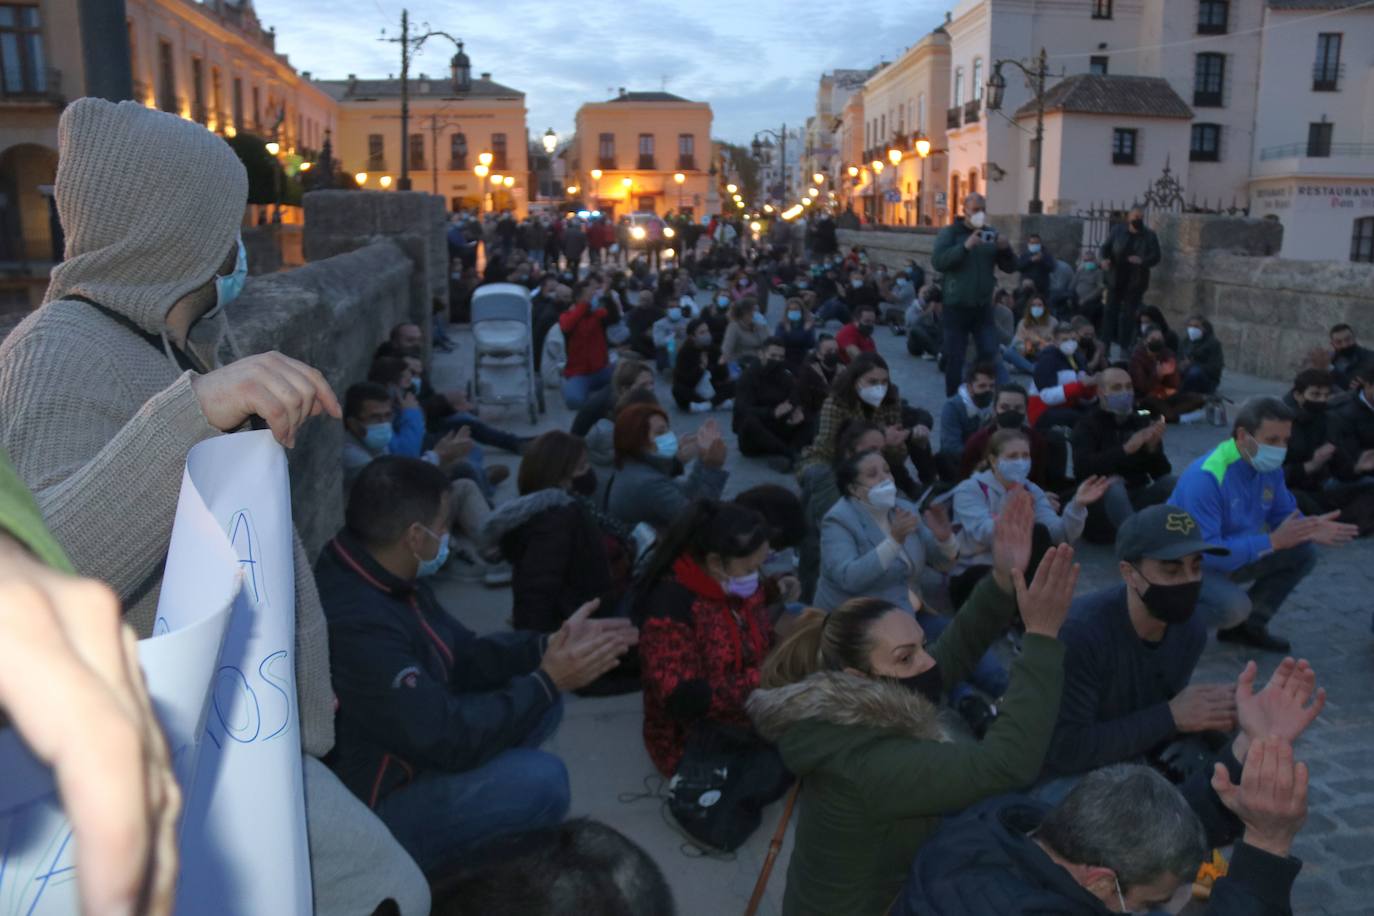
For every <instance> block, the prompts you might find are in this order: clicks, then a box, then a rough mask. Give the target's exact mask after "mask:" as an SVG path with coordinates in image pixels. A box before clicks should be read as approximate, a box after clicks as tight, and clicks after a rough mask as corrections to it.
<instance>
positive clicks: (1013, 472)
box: [997, 458, 1031, 483]
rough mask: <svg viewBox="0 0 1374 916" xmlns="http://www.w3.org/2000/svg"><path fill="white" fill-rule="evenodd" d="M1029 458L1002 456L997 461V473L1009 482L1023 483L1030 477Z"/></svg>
mask: <svg viewBox="0 0 1374 916" xmlns="http://www.w3.org/2000/svg"><path fill="white" fill-rule="evenodd" d="M1030 468H1031V463H1030V459H1029V458H1002V459H1000V460H999V461H998V462H997V473H999V474H1001V475H1002V477H1004V478H1005V479H1006V480H1008V481H1010V482H1011V483H1025V482H1026V479H1027V478H1028V477H1030Z"/></svg>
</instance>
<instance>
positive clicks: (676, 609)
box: [636, 500, 773, 776]
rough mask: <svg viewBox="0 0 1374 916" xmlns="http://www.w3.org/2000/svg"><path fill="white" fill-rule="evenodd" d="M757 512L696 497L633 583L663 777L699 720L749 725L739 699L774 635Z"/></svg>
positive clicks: (647, 730)
mask: <svg viewBox="0 0 1374 916" xmlns="http://www.w3.org/2000/svg"><path fill="white" fill-rule="evenodd" d="M767 557H768V525H767V523H766V522H765V521H764V519H763V516H761V515H759V514H758V513H757V512H755V511H753V510H752V509H747V508H745V507H743V506H738V505H735V504H734V503H717V502H714V501H711V500H698V501H697V502H695V503H693V505H692V507H691V509H690V510H688V512H686V513H685V514H684V515H683V516H682V517H680V518H679V519H678V520H677V521H676V522H675V523H674V524H673V526H672V527H671V528H670V529H669V530H668V532H667V533H666V534H665V535H664V537H663V539H662V541H660V543H659V545H658V547H657V548H656V552H655V555H654V557H653V559H652V560H651V561H650V565H649V568H648V569H647V570H646V571H645V576H644V579H643V581H642V584H641V586H640V598H639V600H638V602H637V603H636V615H637V616H638V617H639V618H640V619H641V620H642V621H643V623H642V624H641V628H640V637H639V653H640V659H641V661H642V664H643V675H644V744H645V747H647V748H648V751H649V756H650V757H652V758H653V761H654V765H655V766H656V767H658V769H659V771H660V772H661V773H663V774H664V775H665V776H670V775H672V774H673V772H674V771H675V770H676V769H677V765H678V762H679V761H680V760H681V759H682V751H683V746H684V744H685V742H686V739H687V732H688V730H689V729H690V728H691V726H692V725H693V724H694V723H696V722H699V721H701V720H703V719H709V720H713V721H717V722H722V723H725V724H728V725H735V726H739V727H741V728H751V726H750V723H749V717H748V716H746V715H745V712H744V701H745V699H747V698H748V696H749V694H750V692H752V691H753V690H754V689H755V688H756V687H758V685H759V669H760V667H761V666H762V665H763V660H764V658H765V657H766V656H767V655H768V650H769V649H770V648H771V646H772V643H773V626H772V622H771V619H770V615H769V613H768V610H767V604H768V600H767V597H766V596H765V594H764V591H765V590H764V588H763V587H762V585H761V583H760V577H759V568H760V567H761V566H763V563H764V560H765V559H767Z"/></svg>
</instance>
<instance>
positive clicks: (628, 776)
mask: <svg viewBox="0 0 1374 916" xmlns="http://www.w3.org/2000/svg"><path fill="white" fill-rule="evenodd" d="M780 308H781V301H780V300H779V299H777V298H776V297H774V300H773V302H772V304H771V308H770V315H771V316H772V317H773V319H774V320H776V319H777V317H778V314H779V310H780ZM456 337H457V339H458V342H459V347H458V349H457V351H456V352H454V353H452V354H436V356H437V359H436V361H435V370H434V374H435V377H436V381H437V382H438V383H439V387H441V388H444V387H452V388H457V387H461V386H462V384H463V383H464V382H465V381H466V380H467V378H468V376H469V375H470V365H471V359H470V354H471V346H470V338H469V337H468V335H467V333H466V332H465V331H462V330H459V331H457V333H456ZM877 340H878V345H879V349H880V351H881V352H882V354H883V355H884V356H885V357H886V358H887V360H888V362H889V364H890V365H891V367H892V376H893V380H894V382H895V383H896V384H897V385H898V386H899V387H900V389H901V392H902V395H903V396H904V397H906V398H907V400H908V401H910V402H911V403H913V404H916V405H919V406H923V407H926V408H927V409H929V410H931V412H932V413H933V414H935V415H936V416H937V417H938V415H939V406H940V404H941V403H942V402H943V400H944V397H943V394H944V387H943V379H942V376H941V375H940V374H939V373H938V372H937V371H936V368H935V364H934V363H933V362H929V361H922V360H919V359H913V358H911V357H910V356H909V355H907V353H906V349H905V341H904V340H903V339H902V338H900V337H896V336H893V335H891V334H890V332H888V331H887V330H885V329H879V330H878V332H877ZM659 387H660V391H659V396H660V399H661V400H662V401H663V403H664V404H665V405H668V407H669V412H670V414H672V416H673V425H674V427H675V428H676V429H677V431H678V432H679V434H682V433H683V432H685V431H690V430H692V429H694V428H695V427H696V426H697V425H698V424H699V423H700V422H701V420H702V419H703V418H702V417H700V416H687V415H684V414H681V413H680V412H679V411H677V410H676V408H675V407H673V406H672V405H671V399H670V398H669V397H668V393H667V391H666V388H665V386H664V385H662V384H660V386H659ZM1282 388H1283V386H1282V385H1279V384H1276V383H1273V382H1268V381H1264V380H1261V379H1256V378H1253V377H1249V376H1239V375H1230V374H1228V375H1227V377H1226V378H1225V380H1224V382H1223V384H1222V389H1221V391H1222V394H1224V395H1226V396H1228V397H1231V398H1233V399H1235V400H1237V401H1240V400H1243V399H1244V398H1245V397H1248V396H1251V395H1254V394H1261V393H1263V394H1278V393H1281V391H1282ZM547 405H548V412H547V414H545V415H544V416H541V417H540V422H539V424H538V425H537V426H534V427H531V426H530V425H529V424H528V422H527V418H526V417H525V416H524V415H523V413H521V412H510V413H508V414H506V415H505V417H506V419H504V420H500V421H499V422H502V423H504V424H505V425H507V426H509V427H510V428H511V429H514V430H516V431H517V432H521V433H526V432H533V431H543V430H546V429H553V428H562V429H566V428H567V427H568V425H569V423H570V422H571V415H570V414H569V412H568V411H567V410H566V409H565V408H564V407H563V405H562V399H561V397H560V396H559V395H558V393H557V392H553V391H550V392H547ZM715 416H716V417H717V419H718V421H719V422H720V425H721V428H722V430H723V431H724V432H725V433H726V435H727V437H729V441H730V445H731V447H732V449H733V446H734V442H733V436H730V433H729V426H730V424H729V416H728V415H727V414H716V415H715ZM1222 436H1223V431H1222V430H1220V429H1217V428H1214V427H1211V426H1188V427H1171V428H1170V429H1169V431H1168V435H1167V438H1166V448H1167V451H1168V454H1169V457H1170V459H1171V460H1172V461H1173V464H1174V467H1175V470H1176V471H1179V470H1182V468H1184V467H1185V466H1186V465H1187V463H1188V462H1189V461H1191V460H1192V459H1194V458H1196V457H1198V456H1199V455H1201V454H1203V453H1205V452H1206V451H1207V450H1208V449H1209V448H1211V447H1212V446H1213V445H1215V444H1216V443H1217V442H1218V441H1220V439H1221V438H1222ZM489 455H490V458H489V461H494V462H495V463H504V464H508V465H510V466H511V468H512V470H514V469H515V466H516V464H517V461H516V459H515V458H514V456H507V455H503V454H501V453H494V452H491V451H490V450H489ZM729 467H730V471H731V477H730V483H729V485H728V487H727V490H726V494H727V495H729V494H732V493H736V492H739V491H740V490H744V489H747V488H748V487H750V486H753V485H755V484H757V483H762V482H770V481H771V482H779V483H784V484H789V485H795V482H794V481H793V480H792V478H790V477H787V476H784V475H780V474H777V473H775V472H773V471H771V470H769V469H768V468H766V467H765V466H764V465H763V464H762V462H761V461H758V460H755V459H747V458H742V457H740V456H738V455H737V454H735V453H733V451H732V457H731V463H730V465H729ZM497 495H498V498H499V499H508V498H511V497H512V496H513V495H514V483H513V481H510V482H507V483H504V484H502V485H501V487H500V488H499V489H498V493H497ZM1079 557H1080V560H1081V562H1082V565H1083V577H1082V580H1081V582H1080V586H1079V587H1080V590H1087V589H1092V588H1097V587H1101V586H1105V585H1108V584H1111V583H1113V582H1115V581H1117V574H1116V571H1115V563H1114V561H1113V559H1112V556H1111V549H1110V548H1108V547H1099V546H1093V545H1083V546H1082V547H1081V549H1080V551H1079ZM438 584H439V586H440V594H441V597H442V598H443V599H444V600H445V603H446V605H447V606H448V607H449V609H450V610H451V611H452V612H453V613H454V614H455V616H457V617H458V618H459V619H461V620H463V621H464V622H465V623H466V624H467V625H468V626H470V627H473V628H474V629H476V630H478V631H479V632H486V631H491V630H495V629H499V628H504V627H506V626H508V625H509V624H508V622H507V621H508V618H509V613H510V594H509V590H508V589H491V588H483V587H482V586H480V585H470V584H464V583H459V582H455V581H453V580H451V579H443V578H442V577H441V579H440V581H439V582H438ZM1371 596H1374V541H1359V542H1356V543H1354V544H1352V545H1349V546H1346V547H1344V548H1338V549H1328V550H1323V551H1322V557H1321V562H1320V564H1319V565H1318V567H1317V569H1316V571H1315V572H1314V573H1313V574H1312V575H1311V576H1309V577H1308V578H1307V580H1306V581H1304V582H1303V584H1302V585H1301V586H1300V587H1299V588H1298V590H1297V591H1296V592H1295V593H1294V594H1293V596H1292V597H1291V598H1290V600H1289V601H1288V603H1287V604H1286V605H1285V606H1284V607H1283V609H1282V610H1281V611H1280V613H1279V615H1278V617H1277V618H1276V619H1275V621H1274V625H1273V626H1274V630H1275V632H1278V633H1281V634H1283V635H1284V636H1287V637H1288V638H1289V639H1291V640H1292V642H1293V647H1294V652H1295V654H1298V655H1300V656H1301V657H1305V658H1307V659H1309V660H1310V661H1311V663H1312V665H1313V667H1314V668H1315V669H1316V671H1317V673H1318V678H1319V681H1320V683H1321V684H1322V685H1324V686H1325V687H1326V689H1327V693H1328V702H1327V706H1326V710H1325V711H1324V712H1323V713H1322V715H1321V717H1320V718H1319V719H1318V720H1317V722H1316V723H1315V724H1314V725H1313V726H1312V727H1311V728H1310V729H1309V731H1308V733H1307V735H1306V736H1304V738H1303V739H1302V742H1301V743H1300V745H1299V749H1298V750H1299V756H1300V758H1301V759H1303V760H1305V761H1307V762H1308V764H1309V766H1310V767H1311V772H1312V789H1311V798H1310V801H1311V814H1310V815H1309V817H1308V820H1307V825H1306V827H1305V828H1304V830H1303V832H1302V834H1301V836H1300V837H1299V839H1298V842H1297V845H1296V847H1295V850H1294V853H1295V855H1297V856H1299V857H1300V858H1301V859H1302V860H1303V863H1304V864H1303V870H1302V874H1301V876H1300V877H1299V879H1298V882H1297V885H1296V889H1295V892H1294V912H1295V913H1299V914H1304V916H1307V914H1313V916H1318V914H1321V916H1337V914H1341V916H1345V914H1357V913H1359V914H1368V913H1370V912H1374V905H1371V904H1370V902H1369V901H1370V900H1371V899H1374V684H1372V683H1371V680H1372V679H1371V672H1374V636H1371V633H1370V615H1371V610H1372V609H1374V600H1371ZM1252 657H1253V658H1255V659H1256V661H1258V663H1259V665H1260V680H1261V683H1262V682H1263V680H1264V679H1265V678H1267V677H1268V675H1269V672H1270V671H1271V670H1272V669H1273V667H1274V665H1275V664H1276V663H1277V661H1278V658H1276V657H1274V656H1272V655H1267V654H1263V653H1252V652H1248V651H1246V650H1244V649H1240V648H1237V647H1233V646H1229V645H1218V644H1217V643H1216V642H1215V641H1213V642H1212V643H1211V644H1210V645H1209V646H1208V648H1207V650H1206V652H1205V653H1204V654H1203V657H1202V661H1201V664H1200V665H1199V668H1198V672H1197V675H1196V680H1198V681H1204V682H1205V681H1221V680H1228V679H1232V678H1234V677H1235V675H1236V674H1237V673H1238V672H1239V671H1240V669H1241V668H1242V667H1243V666H1244V664H1245V662H1246V661H1247V660H1248V659H1250V658H1252ZM641 722H642V714H641V705H640V698H639V697H638V696H637V695H636V696H631V697H615V698H607V699H591V700H588V699H581V698H570V701H569V703H568V710H567V716H566V718H565V720H564V724H563V726H562V729H561V730H560V732H559V734H558V735H557V736H556V737H555V738H554V739H553V741H552V742H551V743H550V745H549V748H550V749H551V750H552V751H554V752H555V753H558V754H559V755H561V756H562V757H563V758H564V759H565V760H566V761H567V764H568V767H569V770H570V773H571V778H572V786H573V814H574V815H586V816H591V817H595V818H598V819H600V820H603V821H605V822H607V823H609V824H611V825H613V826H615V827H616V828H617V829H620V830H622V831H623V832H625V833H626V834H627V835H629V836H630V837H632V838H633V839H634V840H635V841H636V842H638V843H640V844H641V845H643V846H644V847H645V848H646V849H647V850H648V851H649V853H650V854H651V855H652V856H653V857H654V858H655V860H656V861H657V862H658V863H659V865H660V866H661V867H662V868H663V870H664V872H665V874H666V875H667V876H668V878H669V881H670V883H671V884H672V886H673V889H674V892H675V894H676V896H677V901H678V908H679V912H680V913H681V914H683V916H698V914H700V916H717V914H721V916H723V914H731V913H740V912H743V910H744V907H745V904H746V903H747V901H748V899H749V896H750V894H751V892H752V890H753V887H754V883H755V881H756V879H757V877H758V874H759V870H760V866H761V865H762V862H763V859H764V856H765V854H766V852H767V847H768V842H769V839H770V838H771V837H772V834H773V831H774V828H775V827H776V824H777V820H778V818H779V816H780V811H779V809H780V807H781V806H780V805H774V806H772V807H771V809H770V810H769V811H767V812H765V815H764V821H763V824H762V826H761V827H760V828H759V830H758V831H757V832H756V833H755V835H754V836H753V837H751V839H750V841H749V842H748V843H747V844H746V845H745V846H744V847H742V848H741V849H740V850H739V851H738V852H737V853H736V854H735V855H734V856H732V857H730V858H728V859H720V858H702V857H700V856H699V855H694V854H691V850H689V849H688V848H687V847H686V844H684V843H683V841H682V837H680V836H679V835H678V834H677V833H676V832H675V830H674V828H672V827H671V826H669V825H668V823H667V821H666V814H665V813H664V812H663V811H662V810H661V804H660V803H659V802H657V801H655V800H650V799H647V798H641V799H639V800H626V799H627V797H628V796H633V795H635V794H639V793H643V792H644V791H645V790H646V780H647V781H648V784H649V787H651V788H652V787H654V786H655V785H656V783H655V777H654V770H653V766H652V765H651V764H650V762H649V759H648V755H647V754H646V753H645V751H644V748H643V742H642V740H641V737H640V725H641ZM790 847H791V837H790V831H789V836H788V839H787V842H786V843H785V845H784V847H783V851H782V855H781V856H780V857H779V859H778V862H777V865H776V866H775V869H774V873H773V877H772V880H771V882H770V884H769V886H768V893H767V896H766V897H765V899H764V903H763V906H762V907H761V909H760V911H759V912H760V913H761V914H764V916H771V914H777V913H780V912H781V901H782V890H783V884H784V882H785V876H786V869H787V861H788V857H789V855H790Z"/></svg>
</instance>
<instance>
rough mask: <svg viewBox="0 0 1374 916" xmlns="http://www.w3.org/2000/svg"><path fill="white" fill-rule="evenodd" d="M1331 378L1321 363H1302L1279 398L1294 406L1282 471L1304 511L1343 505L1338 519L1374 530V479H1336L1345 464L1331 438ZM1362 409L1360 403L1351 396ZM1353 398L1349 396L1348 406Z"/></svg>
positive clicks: (1317, 512)
mask: <svg viewBox="0 0 1374 916" xmlns="http://www.w3.org/2000/svg"><path fill="white" fill-rule="evenodd" d="M1334 389H1335V379H1334V378H1333V377H1332V375H1331V373H1330V372H1327V371H1326V370H1325V369H1304V370H1303V371H1302V372H1299V373H1298V377H1297V378H1296V379H1294V380H1293V390H1292V391H1290V392H1289V393H1288V394H1287V395H1285V396H1284V399H1283V402H1284V403H1285V404H1287V405H1288V406H1289V407H1291V408H1293V413H1294V417H1293V436H1292V438H1290V439H1289V440H1288V454H1287V455H1286V456H1284V459H1283V476H1284V480H1285V482H1286V483H1287V484H1288V489H1289V491H1290V492H1292V494H1293V496H1294V498H1295V499H1297V501H1298V508H1300V509H1302V511H1303V514H1304V515H1323V514H1325V513H1327V512H1330V511H1332V510H1333V509H1339V510H1340V511H1341V521H1343V522H1349V523H1351V524H1352V525H1359V526H1360V533H1361V534H1368V533H1369V532H1370V531H1371V530H1374V483H1369V482H1358V481H1357V482H1354V483H1340V482H1339V480H1338V478H1337V474H1338V473H1339V472H1341V471H1345V470H1348V468H1347V467H1344V466H1343V465H1344V463H1345V461H1346V459H1345V457H1344V455H1343V454H1342V452H1341V450H1340V449H1339V448H1337V447H1336V444H1335V442H1333V441H1332V437H1331V429H1330V424H1329V423H1328V420H1329V419H1331V417H1328V411H1327V404H1328V402H1329V401H1330V399H1331V396H1332V394H1333V393H1334ZM1353 403H1355V404H1356V406H1359V407H1360V409H1364V407H1363V405H1360V404H1358V402H1353ZM1350 404H1352V402H1350V401H1347V402H1346V405H1345V406H1346V407H1347V408H1348V409H1352V410H1353V408H1349V407H1348V405H1350Z"/></svg>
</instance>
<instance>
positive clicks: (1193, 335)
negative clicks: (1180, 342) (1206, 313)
mask: <svg viewBox="0 0 1374 916" xmlns="http://www.w3.org/2000/svg"><path fill="white" fill-rule="evenodd" d="M1188 339H1189V340H1191V341H1194V342H1196V341H1199V340H1201V339H1202V328H1195V327H1193V326H1192V325H1189V326H1188Z"/></svg>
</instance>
